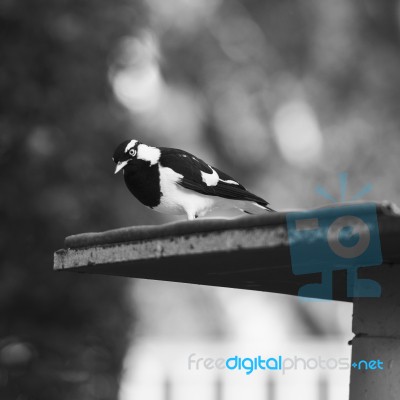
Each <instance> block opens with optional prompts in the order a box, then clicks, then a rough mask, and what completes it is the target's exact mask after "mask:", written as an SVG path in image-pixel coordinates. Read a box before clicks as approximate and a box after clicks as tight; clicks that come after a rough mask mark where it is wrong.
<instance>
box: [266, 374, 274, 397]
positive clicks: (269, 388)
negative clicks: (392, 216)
mask: <svg viewBox="0 0 400 400" xmlns="http://www.w3.org/2000/svg"><path fill="white" fill-rule="evenodd" d="M266 400H276V382H275V379H274V378H273V377H271V376H270V377H269V378H268V379H267V399H266Z"/></svg>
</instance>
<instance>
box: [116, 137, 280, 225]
mask: <svg viewBox="0 0 400 400" xmlns="http://www.w3.org/2000/svg"><path fill="white" fill-rule="evenodd" d="M113 161H114V162H115V163H116V164H117V167H116V169H115V173H118V172H119V171H121V170H123V173H124V179H125V183H126V186H127V187H128V189H129V190H130V192H131V193H132V194H133V195H134V196H135V197H136V198H137V199H138V200H139V201H140V202H141V203H143V204H144V205H145V206H147V207H149V208H151V209H153V210H155V211H159V212H162V213H167V214H175V215H181V214H186V215H187V218H188V219H189V220H192V219H195V218H197V217H202V216H204V215H205V214H207V213H208V212H209V211H211V210H213V209H215V208H238V209H240V210H241V211H243V212H246V213H248V214H261V213H265V212H267V211H274V210H272V209H271V208H269V207H268V202H267V201H265V200H264V199H262V198H261V197H258V196H256V195H255V194H253V193H250V192H248V191H247V190H246V189H245V188H244V187H243V186H242V185H241V184H240V183H239V182H237V181H236V180H235V179H233V178H231V177H230V176H229V175H227V174H225V173H224V172H222V171H220V170H219V169H217V168H215V167H212V166H210V165H208V164H207V163H205V162H204V161H203V160H201V159H200V158H198V157H195V156H194V155H192V154H190V153H188V152H186V151H183V150H178V149H172V148H167V147H152V146H147V145H146V144H144V143H140V142H139V141H137V140H126V141H125V142H122V143H121V144H120V145H119V146H118V147H117V148H116V150H115V152H114V156H113Z"/></svg>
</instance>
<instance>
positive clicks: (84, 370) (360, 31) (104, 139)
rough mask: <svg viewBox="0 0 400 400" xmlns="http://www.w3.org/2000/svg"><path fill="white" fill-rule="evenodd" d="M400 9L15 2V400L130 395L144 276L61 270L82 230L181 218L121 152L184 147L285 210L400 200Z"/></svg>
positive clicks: (8, 295) (3, 10)
mask: <svg viewBox="0 0 400 400" xmlns="http://www.w3.org/2000/svg"><path fill="white" fill-rule="evenodd" d="M399 26H400V6H399V2H398V1H397V0H396V1H395V0H387V1H384V2H377V1H372V0H359V1H347V0H336V1H329V0H310V1H299V0H297V1H296V0H268V1H267V0H263V1H261V0H258V1H256V0H243V1H236V0H232V1H231V0H229V1H228V0H226V1H223V0H210V1H202V0H191V1H189V0H170V1H163V0H148V1H145V2H143V3H141V2H139V1H138V0H114V1H113V2H109V1H105V0H81V1H77V0H69V1H66V0H1V1H0V184H1V186H0V187H1V192H0V249H1V250H0V258H1V264H0V277H1V278H0V398H1V399H4V400H8V399H19V400H26V399H40V400H47V399H72V398H73V399H76V400H79V399H85V400H89V399H115V398H116V397H117V393H118V379H119V374H120V372H121V365H122V360H123V356H124V354H125V351H126V348H127V345H128V341H129V338H130V333H131V331H132V329H133V321H134V318H133V315H134V312H133V305H132V304H130V303H131V302H130V301H129V296H128V295H127V293H128V292H129V290H128V281H127V280H124V279H117V278H111V277H107V278H103V277H95V276H83V275H73V274H63V273H57V274H55V273H53V272H52V254H53V252H54V251H55V250H56V249H58V248H60V247H62V246H63V239H64V237H65V236H67V235H69V234H73V233H79V232H89V231H101V230H105V229H111V228H116V227H120V226H127V225H133V224H143V223H146V224H148V223H161V222H164V221H168V220H173V219H174V218H173V217H165V216H162V215H158V214H156V213H152V212H151V211H148V210H147V209H145V208H144V207H142V206H141V205H139V204H138V203H137V202H136V201H135V200H134V199H133V198H132V197H131V195H130V194H129V193H128V191H127V190H126V188H125V186H124V184H123V182H122V178H121V177H120V176H117V177H114V176H113V163H112V161H111V156H112V153H113V151H114V148H115V147H116V145H117V144H118V143H119V142H120V141H122V140H124V139H126V138H136V139H139V140H141V141H143V142H145V143H148V144H151V145H164V146H171V147H177V148H183V149H185V150H187V151H191V152H193V153H195V154H196V155H198V156H200V157H202V158H204V159H205V160H206V161H208V162H211V163H213V164H214V165H216V166H218V167H219V168H221V169H223V170H226V171H227V172H228V173H229V174H231V175H233V176H234V177H235V178H237V179H239V180H240V181H241V182H242V183H244V184H245V185H246V186H247V187H248V188H249V189H250V190H252V191H254V192H255V193H257V194H259V195H260V196H262V197H265V198H266V199H267V200H268V201H270V202H271V205H272V207H273V208H275V209H278V210H282V209H293V208H311V207H315V206H318V205H321V203H324V202H326V200H324V199H322V198H318V196H316V194H315V187H316V186H317V185H323V186H324V187H326V188H327V190H328V191H329V192H330V193H331V194H332V195H333V196H335V197H339V185H338V181H337V174H338V173H339V172H342V171H347V172H348V173H349V188H348V189H349V197H351V195H353V194H355V193H356V192H357V191H358V190H359V189H360V188H361V187H363V185H364V184H366V183H372V185H373V191H372V192H371V193H370V194H369V195H368V196H367V198H370V199H376V200H383V199H388V200H391V201H398V198H399V194H400V183H399V180H398V179H397V178H396V172H397V170H398V169H399V164H400V161H399V154H400V151H399V150H400V141H399V140H398V137H399V128H400V109H399V107H400V73H399V71H400V51H399V50H400V30H399Z"/></svg>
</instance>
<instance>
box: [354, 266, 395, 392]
mask: <svg viewBox="0 0 400 400" xmlns="http://www.w3.org/2000/svg"><path fill="white" fill-rule="evenodd" d="M376 271H377V272H376V273H377V277H376V280H377V281H378V282H379V283H380V284H381V287H382V296H381V297H379V298H355V299H354V311H353V332H354V334H355V337H354V339H353V340H352V345H353V349H352V366H351V376H350V400H376V399H382V400H383V399H384V400H398V399H400V379H399V377H400V265H384V266H381V267H379V269H378V267H377V270H376Z"/></svg>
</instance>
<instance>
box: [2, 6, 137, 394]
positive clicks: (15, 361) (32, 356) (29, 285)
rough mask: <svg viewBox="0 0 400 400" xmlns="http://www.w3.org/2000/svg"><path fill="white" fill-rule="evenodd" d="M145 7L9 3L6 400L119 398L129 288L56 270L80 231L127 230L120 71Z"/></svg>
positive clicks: (5, 14) (5, 45)
mask: <svg viewBox="0 0 400 400" xmlns="http://www.w3.org/2000/svg"><path fill="white" fill-rule="evenodd" d="M139 17H140V18H141V19H142V20H143V19H144V14H143V10H142V8H141V6H140V4H139V3H138V2H137V1H126V0H116V1H113V2H108V1H105V0H85V1H77V0H72V1H71V0H68V1H66V0H57V1H53V0H18V1H14V0H11V1H8V0H2V1H1V2H0V93H1V95H0V185H1V194H0V221H1V223H0V260H1V264H0V398H1V399H2V400H8V399H17V398H18V399H20V400H22V399H24V400H28V399H40V400H46V399H49V400H53V399H58V400H61V399H77V400H78V399H84V400H89V399H107V400H109V399H115V398H116V397H117V392H118V379H119V374H120V371H121V365H122V360H123V355H124V353H125V350H126V346H127V341H128V335H129V329H130V328H131V323H132V311H131V307H132V306H131V305H130V304H129V301H128V297H127V295H126V288H127V283H128V282H127V281H126V280H121V279H117V278H111V277H96V276H89V277H88V276H84V275H79V276H78V275H76V274H70V273H54V272H52V261H53V260H52V257H53V255H52V254H53V252H54V251H55V250H56V249H57V248H60V247H62V245H63V238H64V237H65V236H66V235H68V234H72V233H77V232H83V231H90V230H97V231H99V230H104V229H106V228H110V227H112V226H113V225H114V226H115V225H116V224H118V223H119V222H118V220H117V219H116V215H117V211H115V210H114V205H113V203H112V199H113V196H114V192H113V187H112V185H108V184H107V182H108V181H110V180H111V179H110V178H111V177H112V172H113V163H112V161H111V155H112V152H113V149H114V147H115V146H116V144H117V143H118V142H119V141H120V139H122V138H124V137H125V136H128V137H129V134H126V133H127V131H128V129H129V125H128V124H127V119H126V114H125V112H123V111H122V110H121V109H120V108H119V106H118V105H116V104H115V101H114V98H113V95H112V90H111V89H110V86H109V82H108V68H109V65H110V63H111V62H112V59H113V57H114V56H115V54H114V52H115V49H116V48H117V46H118V44H119V42H120V40H122V38H123V37H125V36H126V35H132V34H135V31H136V29H138V28H139V27H140V25H141V24H142V23H143V22H142V21H141V20H140V19H139Z"/></svg>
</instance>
